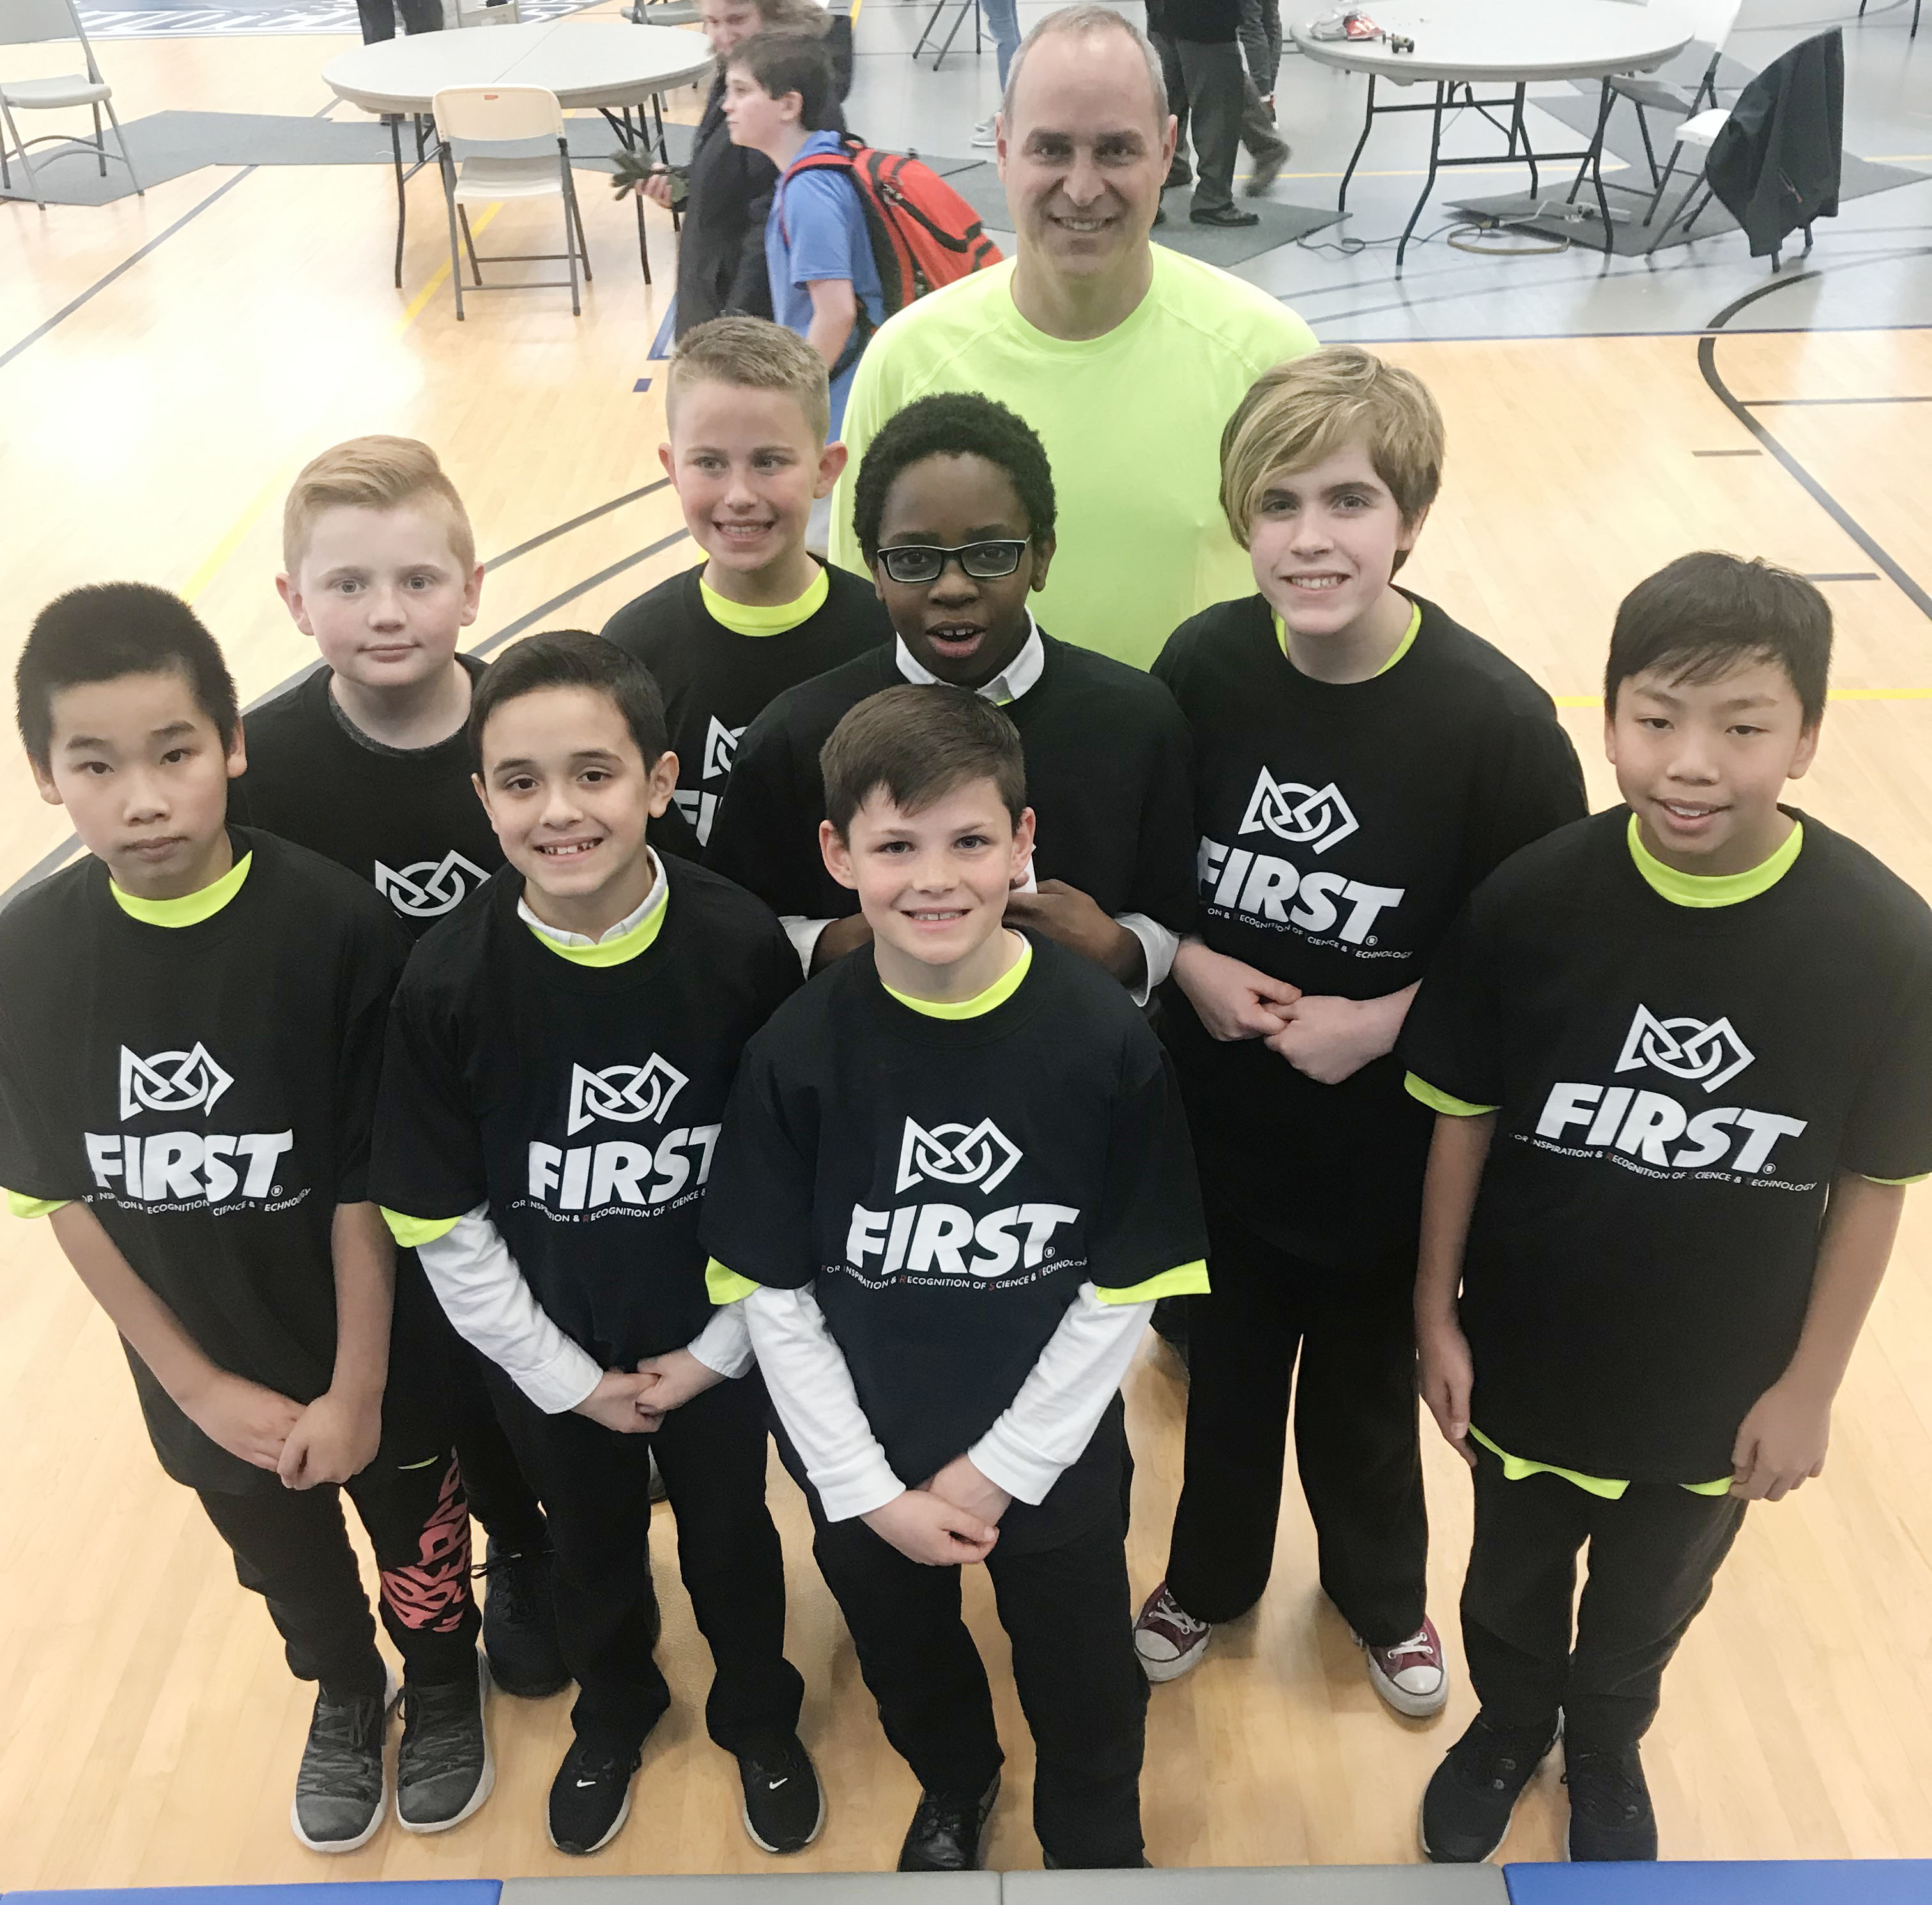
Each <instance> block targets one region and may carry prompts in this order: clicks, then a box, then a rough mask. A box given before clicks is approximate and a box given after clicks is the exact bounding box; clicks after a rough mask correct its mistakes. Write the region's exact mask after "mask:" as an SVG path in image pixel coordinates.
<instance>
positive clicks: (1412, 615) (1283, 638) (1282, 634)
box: [1273, 602, 1422, 687]
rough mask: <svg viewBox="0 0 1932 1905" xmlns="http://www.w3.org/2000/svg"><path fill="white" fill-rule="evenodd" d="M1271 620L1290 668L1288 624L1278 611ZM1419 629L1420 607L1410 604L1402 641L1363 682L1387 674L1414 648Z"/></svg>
mask: <svg viewBox="0 0 1932 1905" xmlns="http://www.w3.org/2000/svg"><path fill="white" fill-rule="evenodd" d="M1273 619H1274V638H1275V640H1277V642H1279V643H1280V644H1281V652H1282V653H1283V655H1284V656H1288V659H1289V665H1290V666H1291V667H1292V666H1293V665H1294V658H1293V657H1292V656H1289V655H1288V624H1287V623H1286V622H1284V621H1283V619H1281V611H1280V610H1279V609H1277V610H1275V611H1274V616H1273ZM1421 628H1422V605H1421V604H1420V603H1419V602H1418V603H1415V604H1412V605H1411V607H1410V608H1409V627H1408V628H1407V629H1406V631H1404V633H1403V638H1402V640H1400V641H1399V642H1397V643H1396V645H1395V652H1394V654H1393V655H1391V656H1390V657H1389V658H1388V660H1387V661H1385V662H1384V663H1383V664H1382V666H1381V667H1379V668H1378V669H1377V670H1376V673H1375V674H1373V675H1365V676H1363V679H1364V680H1365V681H1373V680H1374V679H1376V675H1385V674H1387V673H1388V671H1389V670H1390V669H1391V668H1392V667H1394V666H1395V664H1397V662H1398V661H1400V660H1401V659H1402V658H1403V656H1404V655H1406V654H1407V653H1408V652H1409V650H1410V649H1412V648H1413V647H1414V646H1415V638H1416V637H1417V635H1418V634H1420V633H1421ZM1344 685H1346V686H1351V687H1352V686H1353V685H1354V684H1353V683H1352V682H1349V683H1346V684H1344Z"/></svg>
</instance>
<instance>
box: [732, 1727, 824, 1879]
mask: <svg viewBox="0 0 1932 1905" xmlns="http://www.w3.org/2000/svg"><path fill="white" fill-rule="evenodd" d="M738 1778H739V1781H740V1782H741V1783H742V1785H743V1787H744V1789H745V1812H744V1819H745V1832H747V1833H748V1834H749V1835H751V1843H752V1844H753V1845H754V1846H757V1848H758V1849H759V1850H760V1852H802V1851H804V1849H805V1847H806V1846H808V1845H810V1844H811V1842H812V1841H813V1840H814V1839H815V1838H817V1837H818V1835H819V1833H820V1831H821V1830H823V1827H824V1825H825V1790H824V1788H823V1787H821V1786H820V1784H819V1783H818V1774H817V1769H815V1768H814V1766H813V1765H812V1763H811V1755H810V1754H808V1753H807V1752H806V1751H805V1743H804V1742H803V1741H802V1740H801V1739H799V1737H798V1736H797V1735H796V1733H787V1735H786V1736H785V1737H784V1739H775V1740H772V1742H769V1744H768V1745H760V1746H757V1747H754V1748H752V1749H751V1751H749V1752H748V1753H741V1754H739V1755H738Z"/></svg>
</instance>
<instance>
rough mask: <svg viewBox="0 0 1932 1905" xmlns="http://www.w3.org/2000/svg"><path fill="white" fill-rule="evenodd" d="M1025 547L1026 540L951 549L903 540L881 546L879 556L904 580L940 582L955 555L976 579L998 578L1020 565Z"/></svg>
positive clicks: (891, 573) (897, 579)
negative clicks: (891, 545) (890, 545)
mask: <svg viewBox="0 0 1932 1905" xmlns="http://www.w3.org/2000/svg"><path fill="white" fill-rule="evenodd" d="M1026 551H1027V545H1026V544H1025V543H1024V542H962V543H961V544H959V546H958V547H956V548H953V549H940V548H936V547H934V545H933V544H931V543H929V542H904V543H901V544H899V546H898V547H897V548H895V549H881V550H880V551H879V560H880V562H883V564H884V565H885V570H886V574H887V575H888V576H889V577H890V578H891V579H892V580H893V581H895V582H898V583H906V584H913V583H921V582H937V581H938V580H939V578H940V577H941V576H942V575H944V574H945V573H946V565H947V563H948V562H950V561H952V560H953V558H954V557H955V556H957V557H958V558H959V566H960V568H962V569H963V570H964V571H965V573H966V574H968V575H970V576H971V577H972V578H973V580H974V581H975V582H997V581H998V580H999V579H1000V577H1001V576H1003V575H1011V574H1013V571H1015V570H1016V569H1017V568H1019V565H1020V558H1021V557H1022V556H1024V555H1025V553H1026Z"/></svg>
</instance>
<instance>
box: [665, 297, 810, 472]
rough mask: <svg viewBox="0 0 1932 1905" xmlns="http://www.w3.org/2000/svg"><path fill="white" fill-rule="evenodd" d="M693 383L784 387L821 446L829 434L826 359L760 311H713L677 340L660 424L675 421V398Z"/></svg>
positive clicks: (670, 424) (669, 426)
mask: <svg viewBox="0 0 1932 1905" xmlns="http://www.w3.org/2000/svg"><path fill="white" fill-rule="evenodd" d="M694 383H718V384H730V385H733V386H736V388H737V389H740V390H782V391H785V392H789V393H790V395H791V396H792V397H793V398H796V400H797V403H798V407H799V410H801V411H802V412H803V413H804V416H805V422H806V424H807V425H808V426H809V427H810V428H811V434H812V435H813V437H814V438H816V439H817V442H818V443H819V444H820V446H821V447H822V446H823V444H824V443H825V441H826V439H827V438H828V437H829V436H830V435H831V434H832V385H831V381H830V380H829V378H828V377H827V376H826V371H825V360H824V359H823V358H822V357H820V356H819V354H818V353H817V351H815V350H813V349H812V347H811V346H810V345H809V344H807V343H806V342H805V340H804V339H803V338H801V337H800V336H799V335H798V333H797V332H796V331H787V329H785V328H784V326H783V325H782V324H774V323H772V322H771V320H769V318H763V317H714V318H712V320H711V321H710V322H709V323H707V324H699V325H694V326H692V328H691V329H690V330H688V331H687V332H685V334H684V335H683V336H682V338H679V340H678V342H677V348H676V350H674V351H673V352H672V353H671V359H670V371H669V373H668V374H667V376H666V377H665V379H664V425H665V428H667V429H669V430H673V431H675V429H676V427H677V400H678V397H679V393H680V392H682V391H684V390H685V389H688V387H689V386H691V385H692V384H694Z"/></svg>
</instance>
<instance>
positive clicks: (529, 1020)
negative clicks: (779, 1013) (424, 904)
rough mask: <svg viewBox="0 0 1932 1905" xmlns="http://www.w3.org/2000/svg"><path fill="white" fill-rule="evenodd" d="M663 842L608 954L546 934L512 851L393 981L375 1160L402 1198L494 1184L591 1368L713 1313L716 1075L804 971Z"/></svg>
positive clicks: (698, 1324) (428, 1214)
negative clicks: (646, 891)
mask: <svg viewBox="0 0 1932 1905" xmlns="http://www.w3.org/2000/svg"><path fill="white" fill-rule="evenodd" d="M662 864H663V865H664V870H665V873H666V875H667V879H668V881H669V884H670V892H669V895H668V897H667V899H666V901H665V909H666V910H665V913H664V923H663V926H662V927H661V929H660V930H659V932H658V936H657V938H656V939H655V941H653V942H652V944H651V945H650V946H649V947H646V949H645V950H644V951H643V952H642V953H639V954H638V955H637V957H636V958H634V959H629V960H627V961H625V962H624V963H623V964H622V965H614V966H586V965H578V964H577V963H576V962H573V961H571V960H568V959H563V958H562V957H560V956H559V955H558V954H557V953H555V952H553V951H552V950H550V948H549V947H547V946H545V945H544V944H542V942H541V941H539V940H538V938H537V936H536V935H535V933H533V932H532V931H531V930H530V929H529V927H528V926H526V925H525V924H524V922H523V921H522V920H521V919H520V918H518V916H517V899H518V898H519V896H520V895H521V893H522V892H523V879H522V877H521V876H520V874H517V872H516V871H514V868H507V867H506V868H505V869H504V870H503V871H502V872H501V873H500V874H498V875H497V876H496V877H495V878H494V879H493V880H492V881H491V882H490V884H489V886H487V888H485V889H484V895H483V897H482V898H481V900H480V901H478V903H477V904H475V905H474V906H470V907H464V908H463V910H462V911H461V912H460V913H458V914H457V916H455V918H454V919H450V920H448V921H446V922H445V923H444V924H443V926H440V927H439V928H438V929H437V930H436V931H435V932H433V933H431V935H428V938H425V940H424V941H422V944H420V945H419V947H417V948H416V952H415V953H414V954H413V956H411V958H410V964H409V970H408V971H407V973H406V974H405V975H404V979H403V983H402V984H401V987H400V988H399V989H398V992H397V995H396V1004H395V1013H394V1014H393V1016H392V1021H391V1025H390V1031H389V1051H388V1055H387V1058H386V1061H385V1062H384V1064H383V1095H382V1103H381V1109H380V1113H379V1115H378V1117H377V1130H376V1144H375V1157H374V1163H373V1165H372V1166H371V1173H370V1181H371V1186H372V1194H373V1195H374V1197H375V1198H376V1199H377V1202H379V1203H380V1204H382V1205H383V1206H385V1207H386V1208H388V1209H389V1210H392V1211H401V1212H402V1213H404V1214H405V1215H407V1216H409V1217H425V1218H431V1219H434V1218H440V1217H460V1216H461V1215H462V1214H463V1213H464V1212H465V1211H470V1210H473V1209H474V1208H475V1207H476V1206H477V1205H479V1204H482V1203H484V1202H487V1204H488V1205H489V1207H490V1220H491V1221H492V1222H493V1223H494V1224H495V1225H496V1228H497V1229H498V1230H499V1232H501V1233H502V1237H503V1238H504V1241H505V1242H506V1243H507V1244H508V1246H509V1248H510V1253H511V1256H514V1258H515V1259H516V1260H517V1266H518V1268H520V1270H521V1271H522V1272H523V1276H524V1278H525V1280H526V1281H527V1282H528V1283H529V1286H530V1288H531V1289H532V1292H535V1296H536V1299H537V1301H538V1303H540V1304H541V1305H542V1306H543V1307H544V1310H545V1311H546V1312H547V1313H548V1314H549V1316H550V1318H551V1319H552V1320H553V1322H555V1323H556V1325H557V1326H558V1327H559V1328H560V1329H562V1331H564V1333H565V1334H566V1335H567V1336H568V1337H571V1339H572V1340H574V1341H575V1342H576V1343H578V1344H579V1345H580V1346H582V1347H583V1349H586V1350H588V1351H589V1353H590V1354H591V1355H592V1356H593V1357H594V1358H595V1359H596V1360H597V1361H598V1363H600V1364H602V1365H603V1366H604V1367H606V1368H613V1367H619V1366H625V1367H628V1365H630V1364H634V1363H635V1362H637V1360H638V1359H639V1358H641V1357H645V1356H655V1355H660V1354H661V1353H662V1352H664V1351H666V1350H669V1349H680V1348H682V1346H684V1345H685V1344H686V1343H689V1342H690V1341H691V1339H692V1338H693V1337H695V1336H696V1335H697V1334H698V1332H699V1331H700V1330H702V1329H703V1327H704V1325H705V1324H706V1322H708V1321H709V1319H710V1316H711V1302H710V1299H709V1297H708V1296H706V1294H705V1288H704V1253H703V1251H702V1250H700V1247H699V1245H698V1241H697V1214H698V1206H699V1205H700V1202H701V1201H702V1199H703V1195H704V1190H705V1185H706V1181H707V1180H708V1179H709V1177H710V1176H711V1175H712V1163H713V1159H714V1154H715V1147H716V1145H717V1142H718V1125H719V1123H720V1121H721V1119H722V1118H723V1117H724V1101H725V1098H726V1095H727V1094H728V1092H729V1091H730V1088H731V1081H732V1079H733V1075H734V1074H735V1073H736V1070H737V1068H738V1061H739V1057H740V1055H742V1052H743V1051H744V1049H745V1042H746V1040H748V1039H749V1038H750V1037H751V1034H753V1033H754V1032H755V1031H757V1029H758V1028H759V1027H760V1025H763V1023H764V1022H765V1021H766V1019H769V1017H770V1016H771V1014H772V1011H773V1010H774V1009H775V1007H777V1006H778V1004H779V1002H780V1001H782V1000H783V999H784V998H785V997H786V996H787V994H788V993H790V992H791V991H792V990H793V989H794V988H795V987H796V986H797V984H798V959H797V956H796V954H795V953H793V951H792V949H791V944H790V941H788V940H787V938H785V936H784V931H783V929H781V927H780V926H779V925H778V922H777V920H775V919H773V918H772V915H771V914H770V913H769V912H768V911H767V910H766V908H765V907H763V905H762V904H760V903H759V901H757V900H755V899H754V898H752V897H751V895H750V894H748V893H746V892H741V891H740V890H739V889H738V888H737V887H736V886H732V885H731V884H730V882H729V881H727V880H720V879H719V878H718V877H716V876H715V874H709V873H706V871H704V870H703V868H701V867H696V866H693V865H690V864H689V863H688V862H686V861H683V860H679V859H673V858H672V857H671V856H669V855H665V856H663V858H662ZM751 1195H752V1196H753V1199H754V1203H755V1201H756V1199H757V1190H756V1189H755V1187H754V1190H753V1192H752V1193H751Z"/></svg>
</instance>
